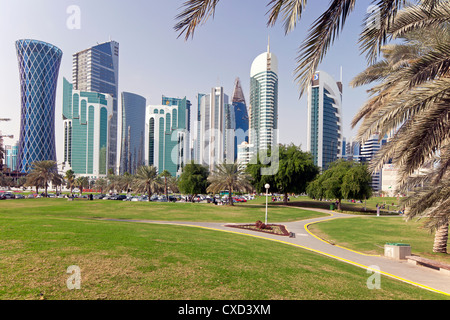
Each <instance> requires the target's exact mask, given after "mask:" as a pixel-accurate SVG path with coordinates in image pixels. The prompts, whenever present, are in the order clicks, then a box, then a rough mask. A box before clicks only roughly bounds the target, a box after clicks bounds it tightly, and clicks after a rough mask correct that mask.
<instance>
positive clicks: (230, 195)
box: [228, 187, 234, 206]
mask: <svg viewBox="0 0 450 320" xmlns="http://www.w3.org/2000/svg"><path fill="white" fill-rule="evenodd" d="M229 190H230V191H229V195H228V196H229V197H230V205H231V206H234V203H233V188H231V187H230V188H229Z"/></svg>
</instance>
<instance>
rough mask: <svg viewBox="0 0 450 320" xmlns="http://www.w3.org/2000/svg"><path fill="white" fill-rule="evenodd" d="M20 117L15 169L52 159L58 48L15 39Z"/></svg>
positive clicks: (19, 169)
mask: <svg viewBox="0 0 450 320" xmlns="http://www.w3.org/2000/svg"><path fill="white" fill-rule="evenodd" d="M16 51H17V58H18V61H19V74H20V97H21V120H20V139H19V154H18V161H17V170H18V171H20V172H23V173H25V172H29V170H30V169H31V165H32V163H33V162H35V161H43V160H53V161H56V143H55V99H56V87H57V82H58V73H59V67H60V64H61V58H62V51H61V50H60V49H59V48H57V47H55V46H54V45H51V44H49V43H46V42H42V41H37V40H29V39H26V40H18V41H16Z"/></svg>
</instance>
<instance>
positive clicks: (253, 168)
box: [247, 144, 319, 204]
mask: <svg viewBox="0 0 450 320" xmlns="http://www.w3.org/2000/svg"><path fill="white" fill-rule="evenodd" d="M277 152H278V157H274V159H276V160H275V161H278V162H279V163H278V170H276V172H275V173H274V174H273V175H262V174H261V169H262V168H264V167H267V166H270V165H272V163H270V164H268V165H263V164H262V163H261V161H260V156H259V155H258V157H257V158H258V159H257V163H256V164H249V165H248V166H247V172H248V173H250V175H251V176H252V178H253V180H252V184H253V186H254V187H255V189H256V190H258V191H259V192H262V191H264V190H265V188H264V185H265V184H266V183H268V184H269V185H270V186H271V188H273V189H274V190H277V191H278V192H280V193H283V194H284V203H285V204H287V203H288V193H297V194H299V193H303V192H305V191H306V186H307V185H308V183H309V182H310V181H312V180H313V179H314V178H315V177H316V175H317V174H318V173H319V168H318V167H317V166H316V165H315V164H314V161H313V159H312V156H311V154H310V153H307V152H303V151H302V150H301V148H300V147H299V146H296V145H294V144H290V145H279V146H278V149H277ZM270 155H271V151H269V152H268V156H269V157H270Z"/></svg>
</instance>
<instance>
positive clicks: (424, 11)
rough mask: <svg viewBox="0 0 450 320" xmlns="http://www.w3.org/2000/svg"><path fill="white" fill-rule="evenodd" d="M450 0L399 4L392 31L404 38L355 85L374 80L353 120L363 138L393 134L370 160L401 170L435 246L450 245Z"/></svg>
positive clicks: (414, 214)
mask: <svg viewBox="0 0 450 320" xmlns="http://www.w3.org/2000/svg"><path fill="white" fill-rule="evenodd" d="M449 10H450V3H449V2H448V1H445V2H438V3H436V4H435V5H434V8H433V10H431V9H430V8H429V7H426V6H422V5H416V6H410V7H408V8H405V9H403V10H401V11H400V12H399V13H398V15H397V16H396V18H395V19H394V20H393V22H392V25H391V27H390V29H389V33H388V35H389V36H390V37H392V38H396V39H400V40H402V42H401V43H396V44H391V45H387V46H384V47H382V53H383V60H382V61H380V62H379V63H377V64H374V65H373V66H370V67H368V68H367V69H366V70H365V71H364V72H362V73H361V74H360V75H358V76H357V77H356V78H355V79H354V80H353V82H352V85H353V86H358V85H361V84H373V88H372V89H371V90H370V93H371V94H372V97H371V99H370V100H369V101H367V103H366V104H365V105H364V106H363V107H362V108H361V109H360V111H359V112H358V114H357V115H356V116H355V118H354V119H353V121H352V125H353V127H355V126H356V125H357V124H358V123H360V128H359V131H358V136H357V138H358V139H359V140H360V141H362V142H363V141H364V140H365V139H367V137H368V136H370V135H371V134H373V133H374V132H377V133H380V135H384V134H386V133H390V134H391V138H390V140H389V142H388V143H387V144H386V145H385V146H383V148H382V149H381V150H380V152H379V153H378V154H377V155H376V157H375V158H374V159H373V160H372V161H371V163H370V167H369V169H370V171H371V172H375V171H378V170H379V169H380V168H381V167H382V165H383V164H384V163H385V162H386V161H388V160H389V161H391V162H392V163H393V164H394V165H395V166H396V167H397V168H398V169H399V181H398V182H399V192H402V193H408V194H409V197H406V198H404V199H403V200H402V201H401V202H402V205H403V206H405V207H406V211H405V217H406V219H407V220H411V219H414V218H417V219H422V218H425V219H426V226H428V227H429V228H430V230H432V231H436V234H435V245H434V248H433V251H434V252H447V246H446V244H447V239H448V221H449V217H450V210H449V206H448V205H449V202H448V199H449V198H450V189H449V188H448V182H447V181H448V180H449V170H448V169H449V168H450V142H449V132H450V123H449V117H450V109H449V108H448V105H449V102H450V78H449V76H448V74H449V70H450V46H449V45H448V43H450V30H449V25H448V20H449V18H450V11H449Z"/></svg>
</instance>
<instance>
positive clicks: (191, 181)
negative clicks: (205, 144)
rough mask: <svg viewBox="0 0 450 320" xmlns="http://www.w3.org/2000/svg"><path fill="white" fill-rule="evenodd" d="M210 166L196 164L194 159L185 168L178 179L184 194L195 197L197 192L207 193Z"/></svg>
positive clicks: (179, 186)
mask: <svg viewBox="0 0 450 320" xmlns="http://www.w3.org/2000/svg"><path fill="white" fill-rule="evenodd" d="M207 179H208V168H207V167H205V166H203V165H201V164H196V163H194V161H191V163H188V164H186V165H185V166H184V168H183V173H182V174H181V175H180V178H179V181H178V188H179V189H180V191H181V192H182V193H184V194H189V195H192V196H193V197H195V196H196V195H197V194H202V193H206V192H207V191H206V188H207V187H208V180H207Z"/></svg>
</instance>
